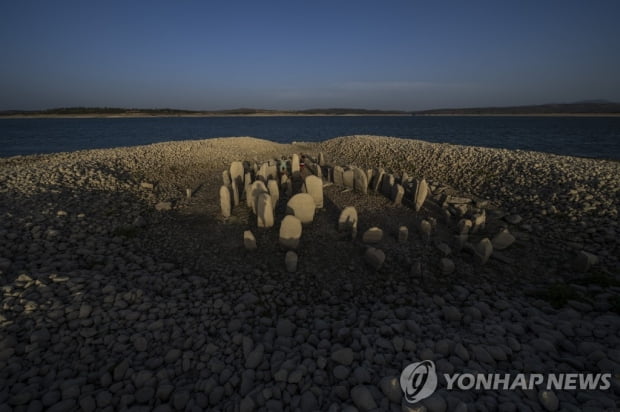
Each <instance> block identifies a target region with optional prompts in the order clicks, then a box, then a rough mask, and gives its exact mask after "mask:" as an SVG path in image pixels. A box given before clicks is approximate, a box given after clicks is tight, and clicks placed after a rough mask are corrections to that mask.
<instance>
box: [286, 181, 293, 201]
mask: <svg viewBox="0 0 620 412" xmlns="http://www.w3.org/2000/svg"><path fill="white" fill-rule="evenodd" d="M286 197H288V198H289V199H290V198H291V197H293V181H292V180H291V179H288V180H287V181H286Z"/></svg>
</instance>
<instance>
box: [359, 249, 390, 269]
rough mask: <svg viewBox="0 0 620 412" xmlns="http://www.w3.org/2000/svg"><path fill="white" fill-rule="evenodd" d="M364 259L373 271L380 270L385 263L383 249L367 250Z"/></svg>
mask: <svg viewBox="0 0 620 412" xmlns="http://www.w3.org/2000/svg"><path fill="white" fill-rule="evenodd" d="M364 259H365V260H366V263H368V264H369V265H370V266H371V267H372V268H373V269H375V270H379V269H380V268H381V266H383V262H385V253H384V252H383V251H382V250H381V249H376V248H374V247H369V248H367V249H366V253H365V254H364Z"/></svg>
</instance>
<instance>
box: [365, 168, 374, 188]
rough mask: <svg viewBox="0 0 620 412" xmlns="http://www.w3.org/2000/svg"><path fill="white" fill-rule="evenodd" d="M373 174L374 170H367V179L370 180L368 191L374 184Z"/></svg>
mask: <svg viewBox="0 0 620 412" xmlns="http://www.w3.org/2000/svg"><path fill="white" fill-rule="evenodd" d="M372 174H373V171H372V169H366V178H367V179H368V189H370V185H371V182H372Z"/></svg>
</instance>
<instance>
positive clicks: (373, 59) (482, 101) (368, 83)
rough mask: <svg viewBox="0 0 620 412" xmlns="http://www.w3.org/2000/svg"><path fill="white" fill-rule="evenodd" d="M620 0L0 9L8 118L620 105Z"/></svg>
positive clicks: (261, 0)
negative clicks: (113, 112)
mask: <svg viewBox="0 0 620 412" xmlns="http://www.w3.org/2000/svg"><path fill="white" fill-rule="evenodd" d="M619 22H620V1H619V0H609V1H603V0H581V1H572V0H565V1H554V0H536V1H516V0H515V1H509V0H493V1H475V0H474V1H465V0H459V1H451V2H447V1H422V0H420V1H418V0H408V1H396V0H385V1H378V0H371V1H360V0H357V1H343V0H330V1H322V0H312V1H306V0H286V1H268V0H254V1H243V2H241V1H235V0H228V1H224V0H212V1H207V0H204V1H191V0H185V1H143V2H138V1H122V2H120V1H119V2H116V1H84V0H80V1H62V0H59V1H49V0H45V1H29V0H15V1H2V3H0V40H1V41H2V49H1V51H0V53H1V54H0V110H5V109H43V108H52V107H68V106H115V107H118V106H120V107H140V108H161V107H173V108H185V109H229V108H238V107H255V108H268V109H303V108H315V107H323V108H327V107H357V108H378V109H402V110H416V109H427V108H439V107H472V106H487V105H504V106H505V105H519V104H537V103H549V102H572V101H579V100H585V99H608V100H612V101H620V23H619Z"/></svg>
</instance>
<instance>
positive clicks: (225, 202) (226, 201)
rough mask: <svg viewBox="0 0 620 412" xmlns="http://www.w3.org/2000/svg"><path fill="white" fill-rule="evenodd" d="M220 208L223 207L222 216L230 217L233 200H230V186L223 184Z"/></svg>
mask: <svg viewBox="0 0 620 412" xmlns="http://www.w3.org/2000/svg"><path fill="white" fill-rule="evenodd" d="M220 208H221V209H222V216H224V217H225V218H229V217H230V209H231V201H230V189H228V186H224V185H222V186H221V187H220Z"/></svg>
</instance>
